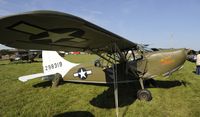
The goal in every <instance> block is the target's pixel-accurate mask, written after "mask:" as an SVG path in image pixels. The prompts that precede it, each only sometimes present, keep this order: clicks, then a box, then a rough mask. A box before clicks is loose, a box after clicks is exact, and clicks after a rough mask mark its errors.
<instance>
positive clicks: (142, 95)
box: [137, 78, 152, 101]
mask: <svg viewBox="0 0 200 117" xmlns="http://www.w3.org/2000/svg"><path fill="white" fill-rule="evenodd" d="M139 81H140V85H141V87H142V89H140V90H139V91H138V92H137V98H138V99H139V100H145V101H151V100H152V96H151V92H150V91H149V90H147V89H144V83H143V79H142V78H140V79H139Z"/></svg>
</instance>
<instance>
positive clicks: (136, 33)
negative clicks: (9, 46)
mask: <svg viewBox="0 0 200 117" xmlns="http://www.w3.org/2000/svg"><path fill="white" fill-rule="evenodd" d="M33 10H54V11H61V12H66V13H70V14H73V15H76V16H79V17H81V18H83V19H86V20H88V21H90V22H92V23H94V24H96V25H99V26H101V27H103V28H105V29H107V30H109V31H111V32H114V33H116V34H118V35H120V36H122V37H124V38H127V39H128V40H131V41H133V42H136V43H144V44H150V45H151V47H161V48H171V47H173V48H183V47H184V48H192V49H195V50H200V1H199V0H112V1H111V0H0V16H6V15H12V14H15V13H21V12H27V11H33ZM47 20H48V19H47ZM2 48H4V46H2V45H0V49H2Z"/></svg>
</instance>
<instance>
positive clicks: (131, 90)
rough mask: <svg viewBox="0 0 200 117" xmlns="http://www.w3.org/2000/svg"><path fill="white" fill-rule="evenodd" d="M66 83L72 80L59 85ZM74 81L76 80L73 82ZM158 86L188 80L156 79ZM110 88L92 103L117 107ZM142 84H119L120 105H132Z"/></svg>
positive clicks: (176, 83)
mask: <svg viewBox="0 0 200 117" xmlns="http://www.w3.org/2000/svg"><path fill="white" fill-rule="evenodd" d="M65 83H70V82H61V83H60V84H59V85H64V84H65ZM73 83H74V82H73ZM156 83H157V87H156V88H166V89H168V88H173V87H177V86H181V85H184V86H187V84H188V83H187V82H184V81H178V80H175V81H162V80H156ZM74 84H83V85H97V86H105V84H91V83H88V84H86V83H74ZM51 85H52V83H51V81H45V82H41V83H38V84H35V85H33V87H35V88H38V87H42V88H46V87H51ZM106 86H108V87H109V88H108V89H107V90H105V91H104V92H102V93H101V94H99V95H98V96H96V97H94V98H93V99H92V100H90V104H91V105H93V106H96V107H99V108H115V100H114V93H113V92H114V88H113V85H111V84H110V85H106ZM145 88H147V89H148V88H152V87H150V86H145ZM140 89H141V87H140V84H139V82H134V83H124V84H118V95H119V97H118V100H119V102H118V103H119V107H124V106H128V105H131V104H132V103H134V102H135V100H136V99H137V91H138V90H140Z"/></svg>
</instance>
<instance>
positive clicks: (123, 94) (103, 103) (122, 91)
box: [90, 83, 140, 108]
mask: <svg viewBox="0 0 200 117" xmlns="http://www.w3.org/2000/svg"><path fill="white" fill-rule="evenodd" d="M135 84H136V83H128V84H119V85H118V96H119V97H118V103H119V104H118V105H119V107H124V106H127V105H130V104H132V103H133V102H134V101H135V100H136V99H137V91H138V89H139V87H140V86H139V83H138V84H136V85H135ZM113 92H114V88H113V85H110V86H109V88H108V89H107V90H106V91H104V92H103V93H101V94H99V95H98V96H97V97H95V98H93V99H92V100H91V101H90V104H91V105H93V106H96V107H99V108H115V100H114V93H113Z"/></svg>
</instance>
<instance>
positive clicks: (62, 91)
mask: <svg viewBox="0 0 200 117" xmlns="http://www.w3.org/2000/svg"><path fill="white" fill-rule="evenodd" d="M96 58H97V57H96V56H94V55H91V56H88V55H76V56H73V55H69V56H67V57H66V59H68V60H71V61H73V62H78V63H82V62H89V61H91V62H93V61H94V60H95V59H96ZM41 64H42V63H41V62H37V63H19V64H11V63H9V61H0V117H16V116H20V117H30V116H34V117H36V116H37V117H51V116H70V117H71V116H81V117H82V116H95V117H111V116H115V108H114V99H113V98H114V97H113V88H112V86H104V85H100V86H98V85H86V84H74V83H64V84H62V85H60V86H58V87H57V88H50V83H48V82H45V81H42V80H40V79H34V80H31V81H28V82H26V83H22V82H20V81H18V79H17V78H18V77H19V76H22V75H28V74H33V73H39V72H42V66H41ZM194 69H195V64H193V63H190V62H186V63H185V65H184V68H183V69H181V70H180V71H177V72H175V73H174V74H172V75H171V76H170V77H168V78H165V77H161V76H160V77H158V78H156V79H157V80H159V81H158V84H159V86H160V88H148V89H149V90H150V91H151V93H152V95H153V100H152V101H150V102H145V101H139V100H137V99H136V92H137V89H138V87H139V84H138V83H131V84H129V85H120V87H119V88H120V90H119V105H120V108H119V113H120V116H126V117H133V116H137V117H198V116H199V115H200V85H199V83H200V76H197V75H195V74H194V73H193V72H192V71H193V70H194Z"/></svg>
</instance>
